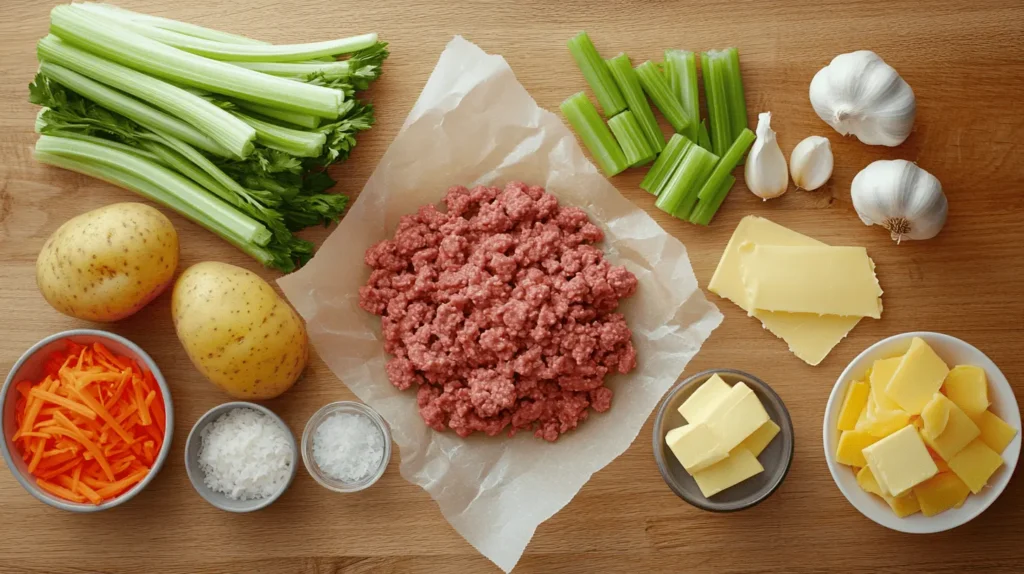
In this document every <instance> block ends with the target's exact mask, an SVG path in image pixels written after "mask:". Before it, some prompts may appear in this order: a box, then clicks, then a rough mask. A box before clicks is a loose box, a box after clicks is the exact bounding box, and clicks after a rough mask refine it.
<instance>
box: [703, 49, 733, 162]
mask: <svg viewBox="0 0 1024 574" xmlns="http://www.w3.org/2000/svg"><path fill="white" fill-rule="evenodd" d="M716 54H717V52H704V53H703V54H701V69H702V73H703V75H704V96H705V99H706V101H707V105H708V123H709V124H710V127H711V149H712V151H713V152H715V153H716V154H718V155H722V154H724V153H725V151H726V150H727V149H729V146H730V145H731V144H732V139H733V138H732V127H731V126H730V123H729V122H730V117H729V108H728V101H727V100H726V88H725V70H723V66H722V61H721V58H720V57H718V56H716Z"/></svg>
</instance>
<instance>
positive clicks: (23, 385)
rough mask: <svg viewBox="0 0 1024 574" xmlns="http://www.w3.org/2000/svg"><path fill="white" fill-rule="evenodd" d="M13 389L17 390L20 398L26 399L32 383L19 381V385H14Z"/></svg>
mask: <svg viewBox="0 0 1024 574" xmlns="http://www.w3.org/2000/svg"><path fill="white" fill-rule="evenodd" d="M14 388H15V389H17V390H18V393H19V394H20V395H21V396H22V397H24V398H26V399H27V398H28V392H29V391H31V390H32V381H21V382H20V383H18V384H16V385H14Z"/></svg>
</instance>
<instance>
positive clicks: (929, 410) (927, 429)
mask: <svg viewBox="0 0 1024 574" xmlns="http://www.w3.org/2000/svg"><path fill="white" fill-rule="evenodd" d="M951 404H953V403H951V402H950V401H948V400H946V398H945V397H944V396H942V393H935V395H934V396H933V397H932V400H930V401H928V404H927V405H925V406H924V408H923V409H921V425H920V427H919V428H920V429H921V436H926V437H929V438H932V439H934V438H936V437H938V436H939V435H940V434H942V431H944V430H946V423H948V422H949V406H950V405H951Z"/></svg>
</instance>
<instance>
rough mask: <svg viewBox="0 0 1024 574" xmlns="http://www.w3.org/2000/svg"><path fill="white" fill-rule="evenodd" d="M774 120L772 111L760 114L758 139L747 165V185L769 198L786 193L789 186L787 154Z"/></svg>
mask: <svg viewBox="0 0 1024 574" xmlns="http://www.w3.org/2000/svg"><path fill="white" fill-rule="evenodd" d="M771 124H772V114H771V112H764V113H761V114H758V115H757V139H756V140H754V145H753V146H751V148H750V153H749V154H747V163H746V165H745V166H744V168H743V174H744V177H745V178H746V183H747V188H748V189H750V191H751V193H753V194H754V195H756V196H758V197H760V198H761V199H762V200H765V201H767V200H769V199H771V198H773V197H778V196H780V195H782V194H783V193H786V188H788V187H789V173H788V172H787V171H786V156H785V155H783V154H782V148H780V147H779V142H778V141H776V140H775V132H773V131H772V126H771Z"/></svg>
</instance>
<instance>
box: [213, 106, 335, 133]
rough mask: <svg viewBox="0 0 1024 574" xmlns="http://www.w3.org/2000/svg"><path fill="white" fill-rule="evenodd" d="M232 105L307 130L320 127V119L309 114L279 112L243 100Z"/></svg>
mask: <svg viewBox="0 0 1024 574" xmlns="http://www.w3.org/2000/svg"><path fill="white" fill-rule="evenodd" d="M232 103H233V104H235V105H236V106H238V107H240V108H242V109H243V110H249V111H250V112H256V113H257V114H260V115H263V116H267V117H268V118H274V119H275V120H280V121H282V122H286V123H289V124H292V125H296V126H299V127H303V128H306V129H314V128H317V127H320V118H319V117H317V116H312V115H309V114H300V113H298V112H289V111H288V110H279V109H277V108H272V107H270V106H264V105H262V104H254V103H252V102H246V101H242V100H232Z"/></svg>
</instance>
